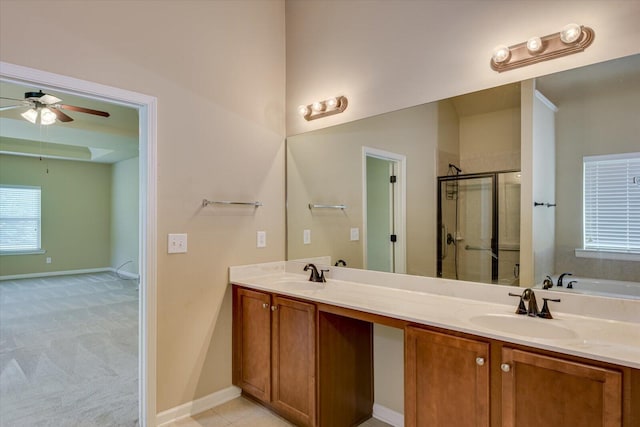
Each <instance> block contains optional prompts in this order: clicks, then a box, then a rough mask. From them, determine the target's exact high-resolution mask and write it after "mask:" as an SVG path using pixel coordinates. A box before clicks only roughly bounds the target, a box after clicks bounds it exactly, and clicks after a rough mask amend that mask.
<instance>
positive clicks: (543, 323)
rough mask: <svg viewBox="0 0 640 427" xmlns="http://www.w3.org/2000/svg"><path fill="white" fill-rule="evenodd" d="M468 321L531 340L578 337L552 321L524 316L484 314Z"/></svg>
mask: <svg viewBox="0 0 640 427" xmlns="http://www.w3.org/2000/svg"><path fill="white" fill-rule="evenodd" d="M470 321H471V323H473V324H474V325H476V326H480V327H483V328H486V329H492V330H494V331H499V332H506V333H508V334H514V335H519V336H524V337H531V338H541V339H553V340H560V339H570V338H576V337H577V336H578V335H577V334H576V333H575V332H573V331H572V330H571V329H567V328H565V327H563V326H559V325H557V324H555V323H554V320H553V319H539V318H535V317H530V316H525V315H517V314H514V315H507V314H484V315H481V316H475V317H472V318H471V319H470Z"/></svg>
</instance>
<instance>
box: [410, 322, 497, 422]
mask: <svg viewBox="0 0 640 427" xmlns="http://www.w3.org/2000/svg"><path fill="white" fill-rule="evenodd" d="M489 367H490V365H489V344H488V343H487V342H482V341H477V340H473V339H468V338H461V337H457V336H452V335H447V334H443V333H439V332H434V331H430V330H427V329H422V328H416V327H412V326H408V327H407V328H405V396H404V398H405V426H406V427H422V426H455V427H488V426H489V423H490V418H489V416H490V414H489V392H490V389H489Z"/></svg>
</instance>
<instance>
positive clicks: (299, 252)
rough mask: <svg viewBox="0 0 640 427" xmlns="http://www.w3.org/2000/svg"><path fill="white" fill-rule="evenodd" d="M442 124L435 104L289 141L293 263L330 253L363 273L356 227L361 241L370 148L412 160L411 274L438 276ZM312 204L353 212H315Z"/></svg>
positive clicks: (409, 200) (409, 210)
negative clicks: (306, 234) (353, 234)
mask: <svg viewBox="0 0 640 427" xmlns="http://www.w3.org/2000/svg"><path fill="white" fill-rule="evenodd" d="M437 121H438V109H437V105H436V104H428V105H421V106H418V107H413V108H408V109H405V110H401V111H396V112H393V113H391V114H385V115H383V116H377V117H371V118H369V119H364V120H359V121H356V122H353V123H346V124H344V125H341V126H337V127H333V128H328V129H322V130H319V131H317V132H313V133H309V134H304V135H298V136H294V137H290V138H288V152H289V153H288V163H287V167H288V170H287V185H288V188H287V191H288V194H287V198H288V200H287V204H288V212H287V215H288V218H287V220H288V223H289V227H288V233H289V236H288V251H289V253H288V254H287V255H288V259H297V258H308V257H312V256H323V255H330V256H331V257H332V259H333V260H334V261H335V260H337V259H339V258H342V259H345V260H346V261H347V265H348V266H349V267H355V268H362V265H363V264H362V254H363V249H362V238H361V239H360V240H359V241H356V242H354V241H350V240H349V237H350V236H349V228H351V227H358V228H360V233H361V236H362V233H363V230H362V215H363V214H362V200H363V198H362V179H363V178H362V155H363V154H362V147H363V146H366V147H370V148H376V149H379V150H384V151H389V152H392V153H395V154H401V155H405V156H406V157H407V159H408V161H407V166H406V173H407V197H406V198H407V207H406V215H407V230H409V232H408V233H407V273H408V274H416V275H422V276H435V258H436V255H435V229H436V212H435V206H436V204H435V203H436V188H435V185H428V183H429V182H431V183H435V173H436V172H435V167H436V166H435V165H436V147H437ZM416 142H417V143H416ZM309 202H314V203H322V204H346V205H347V207H348V208H347V209H345V210H344V211H342V210H335V209H331V210H329V209H326V210H320V209H316V210H313V211H310V210H309V209H308V207H307V205H308V204H309ZM304 229H310V230H311V244H310V245H304V244H303V239H302V236H303V234H302V233H303V230H304Z"/></svg>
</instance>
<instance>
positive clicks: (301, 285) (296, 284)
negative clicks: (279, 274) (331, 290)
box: [273, 279, 325, 291]
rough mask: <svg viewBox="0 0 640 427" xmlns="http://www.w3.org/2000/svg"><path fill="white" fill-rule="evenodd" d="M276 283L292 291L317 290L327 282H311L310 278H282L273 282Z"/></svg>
mask: <svg viewBox="0 0 640 427" xmlns="http://www.w3.org/2000/svg"><path fill="white" fill-rule="evenodd" d="M273 284H274V285H278V286H281V287H283V288H285V289H286V290H291V291H317V290H320V289H324V286H325V283H317V282H310V281H308V280H291V279H282V280H276V281H274V282H273Z"/></svg>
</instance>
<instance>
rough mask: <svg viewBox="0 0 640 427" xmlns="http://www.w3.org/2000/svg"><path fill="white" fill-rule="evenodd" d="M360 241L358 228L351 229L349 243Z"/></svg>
mask: <svg viewBox="0 0 640 427" xmlns="http://www.w3.org/2000/svg"><path fill="white" fill-rule="evenodd" d="M355 240H360V229H359V228H358V227H355V228H352V229H351V241H355Z"/></svg>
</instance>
